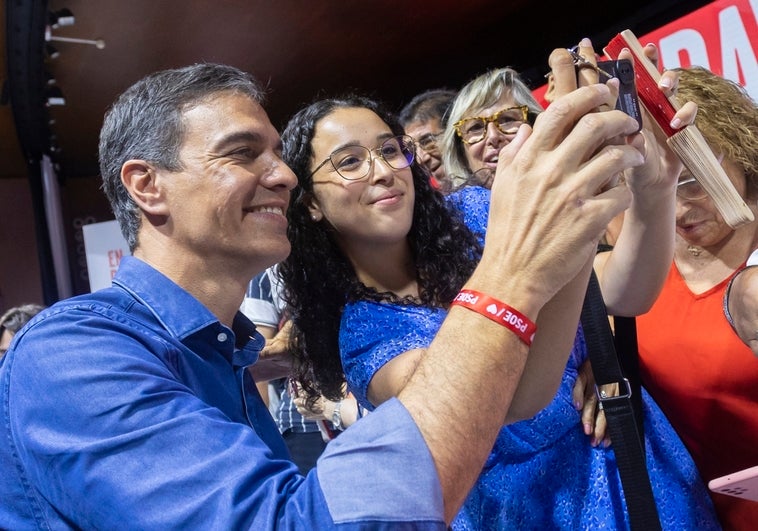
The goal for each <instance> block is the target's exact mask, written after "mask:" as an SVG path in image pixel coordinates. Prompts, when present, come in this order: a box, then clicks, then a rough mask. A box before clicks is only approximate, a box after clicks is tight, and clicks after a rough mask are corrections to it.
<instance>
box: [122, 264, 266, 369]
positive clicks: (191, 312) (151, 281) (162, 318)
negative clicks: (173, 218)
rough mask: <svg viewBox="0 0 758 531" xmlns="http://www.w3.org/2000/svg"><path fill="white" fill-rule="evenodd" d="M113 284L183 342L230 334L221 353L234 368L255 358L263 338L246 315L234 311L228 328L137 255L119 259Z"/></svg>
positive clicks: (243, 365)
mask: <svg viewBox="0 0 758 531" xmlns="http://www.w3.org/2000/svg"><path fill="white" fill-rule="evenodd" d="M113 285H114V286H118V287H120V288H122V289H124V290H126V291H127V292H129V293H130V294H131V295H132V296H133V297H134V298H136V299H137V300H139V301H140V302H141V303H142V304H144V305H145V307H146V308H147V309H148V310H149V311H150V312H151V313H152V314H153V315H154V316H155V318H156V319H157V320H158V321H159V322H160V323H161V325H162V326H163V327H164V328H165V329H166V330H167V331H168V332H169V333H170V334H171V335H173V336H174V337H176V338H177V339H179V340H180V341H182V342H183V343H187V342H191V341H193V337H194V338H197V337H198V336H200V337H203V336H206V335H209V334H212V335H213V337H218V336H219V334H223V333H226V334H231V336H230V337H231V338H232V339H233V340H234V341H233V343H232V342H231V341H230V342H229V348H228V349H225V351H224V350H222V353H223V354H224V355H225V357H227V358H228V359H229V361H230V362H231V363H232V364H233V365H234V366H235V367H246V366H248V365H252V364H253V363H255V362H256V361H257V360H258V355H259V353H260V350H261V349H262V348H263V345H264V344H265V340H264V338H263V336H261V334H260V333H259V332H258V331H257V330H256V329H255V325H254V324H253V323H252V322H251V321H250V320H249V319H248V318H247V317H245V316H244V315H243V314H242V313H241V312H237V314H236V315H235V317H234V322H233V324H232V329H231V330H229V328H228V327H227V326H225V325H223V324H222V323H221V322H220V321H219V320H218V318H217V317H216V316H215V315H214V314H213V313H211V311H210V310H208V308H206V307H205V306H204V305H203V304H202V303H201V302H200V301H198V300H197V299H196V298H195V297H194V296H192V295H191V294H190V293H189V292H187V291H186V290H185V289H184V288H182V287H180V286H179V285H178V284H176V283H175V282H174V281H173V280H171V279H170V278H168V277H167V276H165V275H164V274H163V273H161V272H160V271H158V270H157V269H155V268H154V267H152V266H151V265H149V264H148V263H146V262H144V261H142V260H140V259H139V258H135V257H133V256H126V257H124V258H123V259H122V260H121V264H120V266H119V269H118V272H117V273H116V276H115V277H114V278H113Z"/></svg>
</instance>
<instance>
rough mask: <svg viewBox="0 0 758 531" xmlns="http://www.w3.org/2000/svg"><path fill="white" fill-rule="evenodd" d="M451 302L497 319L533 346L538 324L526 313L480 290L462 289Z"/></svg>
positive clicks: (488, 317)
mask: <svg viewBox="0 0 758 531" xmlns="http://www.w3.org/2000/svg"><path fill="white" fill-rule="evenodd" d="M450 304H451V305H456V306H463V307H464V308H468V309H469V310H472V311H474V312H476V313H478V314H479V315H483V316H484V317H486V318H487V319H490V320H492V321H495V322H496V323H498V324H499V325H502V326H504V327H506V328H507V329H508V330H510V331H512V332H513V333H514V334H516V335H517V336H518V337H519V339H520V340H521V341H523V342H524V343H526V345H527V346H531V344H532V340H533V339H534V333H535V332H536V331H537V325H536V324H534V323H533V322H532V321H531V319H529V318H528V317H527V316H526V315H524V314H523V313H521V312H520V311H518V310H516V309H515V308H513V307H511V306H508V305H507V304H505V303H504V302H501V301H499V300H497V299H493V298H492V297H490V296H489V295H485V294H484V293H480V292H478V291H474V290H470V289H462V290H461V291H460V292H459V293H458V295H456V296H455V299H453V302H452V303H450Z"/></svg>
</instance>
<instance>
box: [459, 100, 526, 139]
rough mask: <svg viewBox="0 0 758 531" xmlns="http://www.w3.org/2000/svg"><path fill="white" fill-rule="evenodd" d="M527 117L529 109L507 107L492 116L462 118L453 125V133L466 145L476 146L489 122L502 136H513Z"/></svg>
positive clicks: (484, 134)
mask: <svg viewBox="0 0 758 531" xmlns="http://www.w3.org/2000/svg"><path fill="white" fill-rule="evenodd" d="M528 117H529V107H528V106H526V105H519V106H518V107H508V108H507V109H503V110H502V111H498V112H496V113H495V114H493V115H492V116H475V117H473V118H463V119H462V120H458V121H457V122H455V123H454V124H453V127H454V128H455V133H456V134H457V135H458V136H459V137H460V138H461V140H463V141H464V142H465V143H466V144H476V143H477V142H481V141H482V140H484V137H485V136H486V135H487V124H489V123H490V122H492V123H494V124H495V126H497V128H498V130H499V131H500V132H501V133H503V134H504V135H513V134H515V133H516V131H518V128H519V127H521V124H524V123H526V122H527V119H528Z"/></svg>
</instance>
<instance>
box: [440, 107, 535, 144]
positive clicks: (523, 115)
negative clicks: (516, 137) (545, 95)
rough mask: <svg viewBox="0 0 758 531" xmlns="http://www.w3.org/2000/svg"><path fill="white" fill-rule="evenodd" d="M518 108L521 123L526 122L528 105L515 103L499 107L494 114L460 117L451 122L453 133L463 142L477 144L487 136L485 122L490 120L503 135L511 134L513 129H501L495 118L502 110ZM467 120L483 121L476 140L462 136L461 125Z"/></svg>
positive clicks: (498, 116) (487, 122)
mask: <svg viewBox="0 0 758 531" xmlns="http://www.w3.org/2000/svg"><path fill="white" fill-rule="evenodd" d="M514 110H518V111H520V112H521V120H520V121H521V123H528V120H529V106H528V105H516V106H515V107H508V108H506V109H501V110H499V111H497V112H496V113H495V114H492V115H490V116H471V117H470V118H461V119H460V120H458V121H457V122H455V123H454V124H453V128H454V129H455V134H456V135H458V137H459V138H460V139H461V141H462V142H463V143H464V144H468V145H472V144H478V143H479V142H481V141H482V140H484V139H485V137H486V136H487V124H489V123H490V122H493V123H494V124H495V127H497V130H498V131H500V132H501V133H503V134H504V135H512V134H514V133H515V131H510V130H509V131H503V130H502V129H501V128H500V124H498V123H497V119H498V118H500V115H501V114H502V113H504V112H508V111H514ZM469 120H482V121H483V122H484V131H483V132H482V136H481V138H478V139H477V140H471V139H468V140H466V138H464V136H463V133H464V132H463V130H462V126H463V124H464V123H466V122H467V121H469Z"/></svg>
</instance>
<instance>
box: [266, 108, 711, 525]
mask: <svg viewBox="0 0 758 531" xmlns="http://www.w3.org/2000/svg"><path fill="white" fill-rule="evenodd" d="M522 133H523V131H522ZM282 141H283V144H284V152H283V159H284V160H285V162H287V164H289V165H290V167H291V168H292V169H293V171H294V172H295V174H296V175H297V176H298V180H299V186H298V188H297V189H296V190H295V191H294V193H293V196H292V200H291V204H290V208H289V211H288V216H289V229H288V230H289V237H290V241H291V244H292V252H291V254H290V256H289V257H288V258H287V259H286V260H285V261H284V262H283V263H282V264H281V274H282V277H283V279H284V282H285V298H286V299H287V302H288V304H289V305H290V306H291V312H292V316H293V320H294V324H295V327H296V330H297V331H296V336H295V341H294V344H295V347H296V348H295V350H296V358H297V361H298V368H297V370H298V376H299V377H300V378H301V380H305V382H304V383H305V384H306V386H307V387H308V388H310V390H311V391H312V392H314V393H315V392H321V393H323V394H325V395H326V396H327V397H330V398H331V396H335V398H338V397H339V393H341V386H342V383H343V382H344V381H345V376H346V379H347V383H348V386H349V388H350V390H351V391H352V392H353V393H354V395H355V396H356V398H357V399H358V401H359V402H360V403H361V404H362V405H364V406H365V407H368V408H369V409H373V408H374V407H376V406H378V405H379V404H380V403H382V402H384V401H385V400H388V399H389V398H390V397H392V396H396V395H397V394H398V393H399V392H400V391H401V389H402V388H403V386H404V385H405V382H406V381H407V379H408V378H409V376H410V375H411V374H412V373H413V371H414V370H416V367H417V364H418V362H419V360H421V359H422V357H423V356H424V351H425V348H426V347H428V346H429V344H430V343H431V342H433V341H434V340H435V335H436V333H437V330H438V329H439V327H440V325H441V323H442V321H443V320H444V319H445V317H446V315H447V309H448V307H449V305H450V302H451V301H452V300H453V298H454V297H455V296H456V294H457V293H458V291H459V290H460V288H461V287H462V286H463V284H464V282H465V281H466V280H467V279H468V278H469V276H470V273H471V272H472V271H473V269H474V266H475V264H476V263H477V260H478V259H479V257H480V254H481V242H482V241H483V238H484V228H485V227H486V223H487V214H488V207H489V200H490V193H489V191H488V190H486V189H483V188H479V187H466V188H463V189H460V190H458V191H456V192H454V193H453V194H451V195H449V196H447V197H446V198H445V197H443V196H442V195H441V194H439V193H438V192H437V191H435V190H433V189H432V188H431V186H430V184H429V179H428V174H426V173H424V172H423V171H421V169H420V167H419V166H418V165H417V164H416V162H415V161H414V155H413V154H414V146H413V145H412V142H411V141H410V139H409V138H407V137H403V136H402V129H401V128H400V127H399V126H398V125H397V123H396V122H395V121H394V119H393V118H392V117H391V116H389V115H388V114H386V113H384V112H383V111H382V110H381V108H380V107H379V106H378V105H377V104H376V103H374V102H373V101H370V100H367V99H365V98H360V97H347V98H341V99H331V100H323V101H319V102H316V103H314V104H312V105H310V106H308V107H306V108H305V109H303V110H301V111H300V112H298V113H297V114H296V115H295V116H294V117H293V118H292V120H291V121H290V122H289V124H288V126H287V128H286V129H285V131H284V133H283V135H282ZM648 149H649V150H650V152H651V156H652V155H653V154H654V153H656V151H655V148H654V146H648ZM649 169H650V168H646V170H642V171H641V172H640V174H641V175H643V174H645V172H646V171H648V170H649ZM669 177H670V176H665V177H664V178H657V177H656V176H655V175H647V174H645V175H644V178H645V181H646V182H645V187H642V186H639V187H638V188H637V189H636V190H635V193H638V194H639V198H638V199H637V200H636V201H637V206H635V207H633V210H634V209H636V208H641V209H642V211H644V212H646V218H645V221H640V224H641V225H647V224H648V223H649V224H650V225H657V224H663V223H670V222H671V220H672V217H673V213H672V212H671V211H669V210H671V209H668V207H662V208H661V209H660V211H659V210H656V209H649V208H646V207H645V203H646V201H647V202H649V203H656V204H659V205H660V204H662V203H658V201H659V200H660V198H661V197H667V198H668V199H669V201H668V203H671V204H673V194H674V183H675V177H673V178H669ZM632 181H634V179H632ZM501 186H505V184H502V185H501ZM647 206H649V205H647ZM636 215H637V213H636V211H635V212H634V213H632V214H631V216H630V217H631V218H633V219H636ZM669 226H670V225H669ZM666 238H667V236H662V240H663V241H658V242H648V243H649V244H650V245H652V246H653V247H656V245H658V244H661V245H663V248H665V246H666V245H668V244H667V243H666ZM653 239H655V238H654V237H653ZM670 239H673V238H670ZM477 240H478V241H477ZM527 241H528V242H529V243H528V245H539V242H532V241H530V240H528V238H527ZM633 241H634V232H632V233H630V235H628V236H627V238H626V243H623V242H622V244H621V245H620V246H619V247H618V248H617V249H620V250H618V251H614V253H616V252H618V253H620V255H621V256H625V257H627V258H628V257H629V256H634V257H635V260H640V261H646V260H650V259H651V257H650V255H651V253H654V252H655V251H651V249H650V248H648V249H647V250H646V249H644V248H642V247H640V245H639V243H640V242H639V241H637V242H635V243H632V242H633ZM625 247H626V249H625ZM656 249H657V250H660V247H657V248H656ZM625 253H631V254H630V255H626V254H625ZM595 263H596V265H597V267H598V273H599V276H600V277H601V283H602V278H603V276H604V274H606V273H607V274H611V275H614V274H615V275H621V272H619V271H615V270H614V268H615V267H616V265H614V264H623V273H624V275H626V279H628V280H630V282H628V283H614V282H610V283H606V287H607V288H608V293H610V299H609V303H610V304H611V305H612V306H615V307H617V308H620V307H622V306H624V305H625V307H626V309H627V310H629V311H639V308H640V307H643V306H645V305H646V304H650V303H652V300H650V299H649V298H648V295H650V293H646V292H651V291H652V292H653V294H654V292H655V288H656V283H655V282H650V281H644V280H643V278H641V277H637V276H636V275H637V274H638V273H641V274H643V275H648V274H650V270H649V269H648V270H646V271H644V272H643V271H642V269H645V268H644V267H641V268H627V267H626V266H627V265H628V262H625V261H623V260H617V261H615V262H614V261H613V260H612V259H610V258H608V257H607V256H604V257H602V258H599V259H596V261H595ZM592 265H593V262H592V261H589V262H588V263H587V270H588V269H589V268H590V267H592ZM661 269H662V270H663V272H664V273H665V264H664V265H663V266H662V267H661ZM585 288H586V277H585V276H583V275H579V276H578V277H577V280H576V281H574V282H571V283H570V284H569V285H568V286H567V287H566V288H565V289H564V290H562V292H561V293H560V294H559V295H557V296H556V297H555V298H554V299H552V300H551V301H550V303H548V305H546V306H545V307H544V308H543V310H542V311H540V314H539V316H538V318H537V327H538V330H539V332H538V333H537V334H536V335H535V336H534V339H533V343H532V346H531V349H530V352H529V360H528V361H527V365H526V368H525V370H524V372H523V375H522V377H521V380H520V383H519V386H518V389H517V391H516V395H515V396H514V398H513V402H512V405H511V408H510V409H509V411H508V415H507V417H506V419H504V421H505V423H506V424H509V423H511V422H514V421H520V422H515V423H513V424H511V425H507V426H505V427H504V428H503V429H502V430H501V433H500V436H499V437H498V440H497V442H496V445H495V447H494V448H493V450H492V453H491V455H490V458H489V460H488V462H487V464H486V466H485V468H484V470H483V472H482V475H481V476H480V479H479V481H478V482H477V484H476V486H475V487H474V489H473V490H472V492H471V494H470V496H469V498H468V499H467V501H466V503H465V504H464V507H463V509H462V510H461V512H460V513H459V514H458V516H457V517H456V518H455V520H454V522H453V528H454V529H503V528H539V527H547V528H565V529H576V528H582V527H584V528H589V527H593V526H595V527H597V526H602V525H606V526H608V527H611V528H617V527H622V526H624V525H625V524H624V521H625V518H626V516H625V509H624V502H623V499H622V497H621V495H620V491H621V487H620V480H619V478H618V475H617V473H616V469H615V461H614V460H613V454H612V450H611V449H609V448H606V447H605V446H604V445H591V444H590V441H589V440H588V438H587V436H586V434H585V432H584V429H583V426H582V421H581V413H580V411H578V410H577V408H576V405H575V402H574V396H573V392H572V390H573V387H574V384H575V382H576V380H577V377H578V370H579V366H580V365H581V363H582V361H583V360H584V358H585V357H586V350H585V348H584V340H583V335H582V333H581V330H579V331H577V322H578V311H577V312H575V311H574V310H573V308H577V309H578V306H579V305H578V304H576V303H577V301H580V300H581V298H582V297H583V295H584V289H585ZM569 301H571V303H569ZM621 301H623V302H621ZM569 353H570V354H569ZM460 355H461V356H466V355H467V352H465V351H462V352H461V353H460ZM567 355H568V356H569V362H568V365H566V357H567ZM556 359H562V360H563V363H562V364H557V363H554V362H555V360H556ZM546 360H550V361H551V362H552V363H547V361H546ZM564 369H565V370H564ZM343 371H344V374H343ZM451 377H454V376H451ZM556 391H557V394H556ZM429 400H430V401H433V400H435V390H434V389H430V390H429ZM487 400H488V397H487V396H482V400H481V407H482V408H486V407H487ZM535 415H536V416H535ZM646 415H647V419H648V423H647V428H648V432H647V433H646V435H647V439H648V440H649V441H650V445H651V448H652V449H651V452H650V453H649V455H648V466H649V469H650V475H651V477H652V478H653V483H654V490H655V492H657V493H658V495H659V497H660V500H659V502H660V504H661V508H662V509H661V514H662V516H665V518H666V524H667V525H666V526H664V527H665V528H668V529H672V528H677V529H679V528H682V526H684V527H690V528H695V527H697V528H700V529H712V528H714V525H713V517H712V514H711V510H712V508H711V507H710V502H709V500H708V496H707V493H706V492H705V488H704V486H703V485H702V483H700V481H699V478H697V473H696V471H695V468H694V465H693V464H692V462H691V459H690V458H689V456H688V455H687V453H686V451H685V450H684V448H683V446H682V445H681V442H680V441H679V440H678V438H677V437H676V435H675V434H674V432H673V430H672V429H671V427H670V426H669V425H668V423H666V422H665V418H663V416H662V414H661V413H660V411H659V410H658V409H657V407H656V406H655V405H654V404H651V405H650V406H649V407H648V409H647V410H646ZM532 417H533V418H532ZM522 419H526V420H522ZM454 421H455V419H451V422H454ZM387 428H388V429H392V427H391V426H388V427H387ZM555 470H561V472H562V474H561V481H553V479H552V475H551V472H553V471H555Z"/></svg>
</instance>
